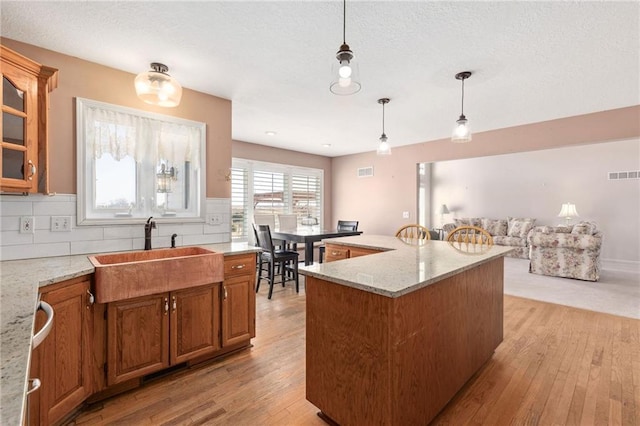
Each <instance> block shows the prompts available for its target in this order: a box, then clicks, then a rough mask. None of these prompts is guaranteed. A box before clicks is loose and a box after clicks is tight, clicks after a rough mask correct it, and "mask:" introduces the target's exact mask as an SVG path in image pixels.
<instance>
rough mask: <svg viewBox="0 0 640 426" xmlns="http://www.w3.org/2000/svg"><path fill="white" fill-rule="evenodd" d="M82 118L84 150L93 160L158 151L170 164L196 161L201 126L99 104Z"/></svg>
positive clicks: (137, 158)
mask: <svg viewBox="0 0 640 426" xmlns="http://www.w3.org/2000/svg"><path fill="white" fill-rule="evenodd" d="M85 118H86V124H87V127H86V132H87V141H86V142H87V149H88V150H89V152H93V155H94V158H96V159H99V158H101V157H102V155H104V154H110V155H111V156H112V157H113V158H114V159H116V160H122V159H123V158H125V157H127V156H129V157H131V158H133V159H134V160H135V161H143V160H144V159H145V158H149V157H150V156H151V155H154V156H155V155H156V153H157V155H158V156H159V158H162V159H165V160H168V161H169V162H171V163H182V162H185V161H189V162H192V163H196V160H197V159H198V158H199V156H200V150H199V141H200V138H201V136H202V135H201V131H202V129H201V128H199V127H194V126H192V125H185V124H180V123H172V122H166V121H162V120H158V119H155V118H149V117H145V116H141V115H137V114H134V113H130V112H121V111H114V110H112V109H105V108H102V107H100V106H89V107H88V108H87V109H86V110H85ZM139 141H144V142H145V143H138V142H139Z"/></svg>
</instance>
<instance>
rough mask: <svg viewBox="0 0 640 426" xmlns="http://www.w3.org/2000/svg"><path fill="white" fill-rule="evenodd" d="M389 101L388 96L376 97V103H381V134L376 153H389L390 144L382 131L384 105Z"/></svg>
mask: <svg viewBox="0 0 640 426" xmlns="http://www.w3.org/2000/svg"><path fill="white" fill-rule="evenodd" d="M389 101H390V99H389V98H381V99H378V103H379V104H382V135H380V144H379V145H378V150H377V151H376V153H377V154H378V155H391V146H389V142H387V135H386V134H385V133H384V106H385V105H386V104H388V103H389Z"/></svg>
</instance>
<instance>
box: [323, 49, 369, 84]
mask: <svg viewBox="0 0 640 426" xmlns="http://www.w3.org/2000/svg"><path fill="white" fill-rule="evenodd" d="M345 49H346V50H345ZM336 58H338V62H334V63H333V65H332V67H331V74H332V75H333V78H332V79H331V84H330V85H329V90H331V93H333V94H335V95H342V96H346V95H353V94H354V93H358V92H359V91H360V89H361V88H362V85H361V84H360V76H359V74H360V73H359V69H358V64H357V62H356V61H355V60H354V59H353V52H351V50H349V45H347V44H343V45H342V46H341V47H340V50H339V51H338V53H337V54H336Z"/></svg>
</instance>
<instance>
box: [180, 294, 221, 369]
mask: <svg viewBox="0 0 640 426" xmlns="http://www.w3.org/2000/svg"><path fill="white" fill-rule="evenodd" d="M170 334H171V345H170V349H171V356H170V362H171V364H178V363H180V362H184V361H188V360H190V359H193V358H195V357H200V356H204V355H208V354H213V353H214V352H215V351H217V350H218V349H220V285H219V284H212V285H206V286H202V287H196V288H190V289H186V290H180V291H176V292H173V293H171V325H170Z"/></svg>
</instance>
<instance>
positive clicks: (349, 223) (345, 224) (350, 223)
mask: <svg viewBox="0 0 640 426" xmlns="http://www.w3.org/2000/svg"><path fill="white" fill-rule="evenodd" d="M336 229H337V230H338V231H357V230H358V221H357V220H339V221H338V226H337V227H336Z"/></svg>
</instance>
